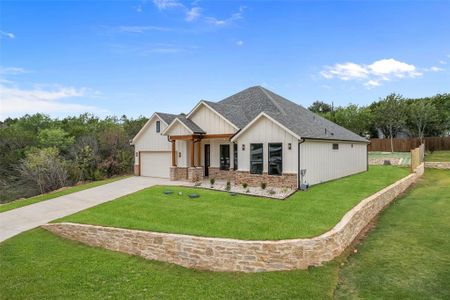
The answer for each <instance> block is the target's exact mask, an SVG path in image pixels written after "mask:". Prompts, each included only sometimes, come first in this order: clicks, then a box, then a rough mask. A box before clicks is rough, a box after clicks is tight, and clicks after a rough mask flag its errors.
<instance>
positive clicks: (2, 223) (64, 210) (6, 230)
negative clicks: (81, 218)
mask: <svg viewBox="0 0 450 300" xmlns="http://www.w3.org/2000/svg"><path fill="white" fill-rule="evenodd" d="M188 184H189V183H187V182H181V181H175V182H174V181H169V180H168V179H162V178H152V177H130V178H126V179H122V180H118V181H115V182H111V183H108V184H105V185H101V186H98V187H94V188H91V189H87V190H84V191H80V192H76V193H73V194H69V195H65V196H61V197H57V198H53V199H50V200H46V201H42V202H38V203H34V204H31V205H28V206H24V207H20V208H16V209H13V210H10V211H6V212H3V213H0V242H2V241H4V240H6V239H8V238H10V237H12V236H15V235H17V234H19V233H21V232H24V231H27V230H30V229H33V228H35V227H38V226H40V225H43V224H46V223H48V222H50V221H53V220H55V219H59V218H62V217H65V216H68V215H71V214H74V213H76V212H79V211H81V210H84V209H87V208H90V207H93V206H96V205H98V204H101V203H104V202H108V201H111V200H114V199H117V198H119V197H122V196H124V195H127V194H131V193H134V192H137V191H139V190H142V189H144V188H148V187H151V186H154V185H188Z"/></svg>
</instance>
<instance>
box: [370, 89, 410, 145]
mask: <svg viewBox="0 0 450 300" xmlns="http://www.w3.org/2000/svg"><path fill="white" fill-rule="evenodd" d="M374 119H375V123H376V125H377V126H378V127H379V128H380V129H381V130H382V131H383V133H385V134H386V133H387V136H388V137H389V138H390V139H391V152H394V140H393V139H394V136H395V135H396V134H397V132H399V131H400V130H401V129H402V128H403V127H404V126H405V121H406V109H405V104H404V100H403V97H402V96H401V95H398V94H390V95H389V96H387V97H386V98H384V99H383V100H381V101H380V102H379V103H378V104H377V106H376V107H375V109H374Z"/></svg>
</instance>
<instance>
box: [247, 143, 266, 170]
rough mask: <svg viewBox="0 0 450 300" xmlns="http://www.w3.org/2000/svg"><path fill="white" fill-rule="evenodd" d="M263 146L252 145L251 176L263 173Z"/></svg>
mask: <svg viewBox="0 0 450 300" xmlns="http://www.w3.org/2000/svg"><path fill="white" fill-rule="evenodd" d="M263 157H264V156H263V144H250V174H262V173H263V164H264V160H263V159H264V158H263Z"/></svg>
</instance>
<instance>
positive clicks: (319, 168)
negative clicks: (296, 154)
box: [300, 140, 367, 184]
mask: <svg viewBox="0 0 450 300" xmlns="http://www.w3.org/2000/svg"><path fill="white" fill-rule="evenodd" d="M335 143H337V144H339V150H333V148H332V145H333V143H332V142H319V141H317V142H316V141H308V140H307V141H305V142H304V143H302V144H300V169H306V176H305V177H304V182H306V183H309V184H317V183H321V182H325V181H329V180H333V179H336V178H340V177H344V176H348V175H351V174H355V173H359V172H363V171H366V170H367V146H366V144H361V143H359V144H358V143H354V144H353V148H352V147H351V145H352V144H351V143H348V142H335Z"/></svg>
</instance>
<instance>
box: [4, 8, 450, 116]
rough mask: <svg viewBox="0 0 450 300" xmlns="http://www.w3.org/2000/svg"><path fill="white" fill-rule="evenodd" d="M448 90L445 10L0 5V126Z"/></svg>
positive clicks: (448, 17)
mask: <svg viewBox="0 0 450 300" xmlns="http://www.w3.org/2000/svg"><path fill="white" fill-rule="evenodd" d="M253 85H262V86H264V87H266V88H268V89H270V90H272V91H274V92H276V93H278V94H280V95H282V96H284V97H286V98H288V99H290V100H293V101H295V102H297V103H299V104H302V105H303V106H308V105H310V104H311V103H312V102H313V101H314V100H323V101H326V102H332V101H333V102H334V104H335V105H346V104H348V103H350V102H351V103H356V104H361V105H365V104H369V103H371V102H373V101H375V100H377V99H379V98H380V97H384V96H386V95H387V94H389V93H391V92H397V93H401V94H403V95H404V96H407V97H421V96H430V95H434V94H436V93H443V92H450V2H449V1H445V2H439V1H423V2H417V1H416V2H408V1H392V2H389V1H380V2H372V1H359V2H352V1H335V2H326V1H315V2H314V1H189V2H182V1H176V0H155V1H151V0H148V1H110V2H108V1H48V2H40V1H20V0H19V1H2V2H1V3H0V101H1V102H0V119H4V118H6V117H17V116H21V115H23V114H25V113H34V112H43V113H47V114H50V115H51V116H56V117H64V116H67V115H74V114H78V113H80V112H84V111H89V112H92V113H94V114H98V115H101V116H105V115H122V114H126V115H129V116H132V117H136V116H139V115H146V116H149V115H151V114H152V113H153V112H154V111H164V112H173V113H179V112H188V111H189V110H190V109H191V108H192V107H193V106H194V105H195V103H196V102H197V101H199V100H200V99H206V100H211V101H216V100H220V99H222V98H224V97H226V96H229V95H231V94H233V93H235V92H238V91H240V90H242V89H244V88H246V87H249V86H253Z"/></svg>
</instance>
